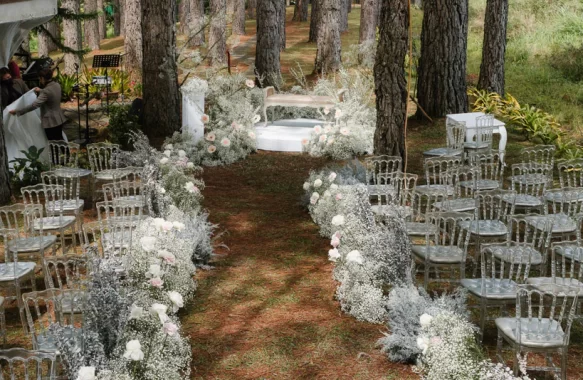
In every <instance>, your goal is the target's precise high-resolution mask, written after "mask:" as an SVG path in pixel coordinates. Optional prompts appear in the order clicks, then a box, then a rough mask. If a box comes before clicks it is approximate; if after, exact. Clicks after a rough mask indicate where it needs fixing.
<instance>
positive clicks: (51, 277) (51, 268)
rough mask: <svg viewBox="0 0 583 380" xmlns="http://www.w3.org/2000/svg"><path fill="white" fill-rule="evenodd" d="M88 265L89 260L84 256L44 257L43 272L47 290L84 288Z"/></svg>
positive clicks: (88, 273)
mask: <svg viewBox="0 0 583 380" xmlns="http://www.w3.org/2000/svg"><path fill="white" fill-rule="evenodd" d="M89 265H90V262H89V259H88V257H86V256H85V255H65V256H51V257H44V258H43V270H44V275H45V283H46V286H47V288H48V289H50V288H58V289H84V288H86V285H87V281H88V278H89V275H90V270H89Z"/></svg>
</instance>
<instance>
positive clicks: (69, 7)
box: [61, 0, 83, 75]
mask: <svg viewBox="0 0 583 380" xmlns="http://www.w3.org/2000/svg"><path fill="white" fill-rule="evenodd" d="M61 7H62V8H63V9H65V10H66V11H68V12H70V13H74V14H79V0H62V2H61ZM63 36H64V41H63V44H64V45H65V46H67V47H68V48H71V49H74V50H77V51H80V50H81V49H82V47H83V46H82V40H81V22H80V21H79V20H73V19H63ZM75 65H77V67H78V66H80V65H81V59H80V58H79V56H78V55H77V54H71V53H66V54H65V68H64V70H63V72H64V73H65V74H68V75H72V74H74V73H75V72H76V71H77V69H76V66H75Z"/></svg>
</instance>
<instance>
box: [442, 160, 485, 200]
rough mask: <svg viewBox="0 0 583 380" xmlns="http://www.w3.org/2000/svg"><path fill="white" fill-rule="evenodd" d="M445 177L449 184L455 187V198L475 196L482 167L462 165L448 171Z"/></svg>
mask: <svg viewBox="0 0 583 380" xmlns="http://www.w3.org/2000/svg"><path fill="white" fill-rule="evenodd" d="M445 177H446V178H447V179H446V183H447V185H450V186H453V188H454V193H453V198H454V199H455V198H473V197H474V189H476V187H477V186H476V184H477V180H478V179H479V178H480V169H479V168H476V167H472V166H460V167H457V168H453V169H451V170H448V171H446V172H445ZM462 185H463V186H462ZM468 185H470V186H468Z"/></svg>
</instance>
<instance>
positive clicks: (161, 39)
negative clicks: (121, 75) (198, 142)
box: [141, 0, 182, 138]
mask: <svg viewBox="0 0 583 380" xmlns="http://www.w3.org/2000/svg"><path fill="white" fill-rule="evenodd" d="M173 3H174V0H148V1H144V2H143V3H142V7H141V10H142V13H141V20H142V21H143V22H142V23H141V26H142V31H141V34H142V45H143V52H144V59H143V91H144V133H145V134H146V135H147V136H148V137H150V138H151V137H165V136H170V135H171V134H172V133H173V132H175V131H177V130H180V127H181V125H182V124H181V123H180V95H179V92H178V75H177V74H178V68H177V66H176V28H175V25H176V24H175V20H176V13H175V12H176V11H175V8H174V7H173V6H172V4H173Z"/></svg>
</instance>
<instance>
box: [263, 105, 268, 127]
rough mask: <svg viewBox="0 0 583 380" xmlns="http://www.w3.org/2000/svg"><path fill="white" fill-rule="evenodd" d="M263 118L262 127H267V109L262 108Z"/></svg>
mask: <svg viewBox="0 0 583 380" xmlns="http://www.w3.org/2000/svg"><path fill="white" fill-rule="evenodd" d="M263 118H264V119H265V124H264V126H265V127H267V107H266V106H263Z"/></svg>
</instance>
